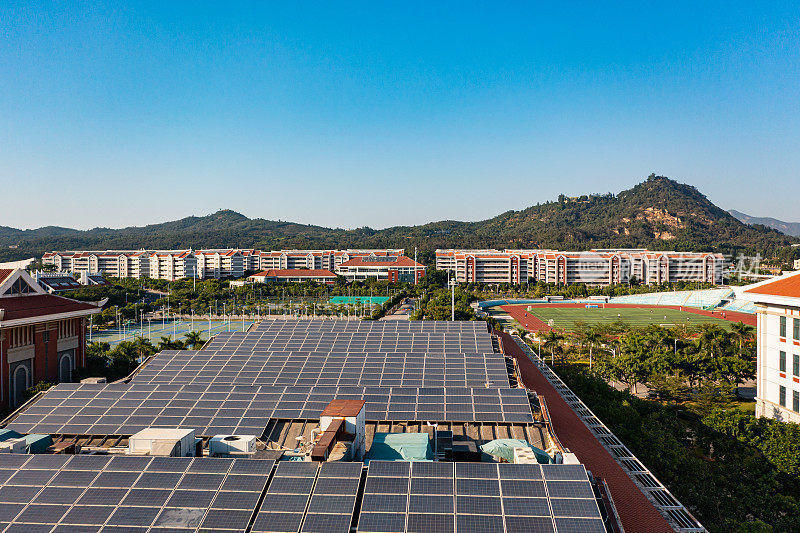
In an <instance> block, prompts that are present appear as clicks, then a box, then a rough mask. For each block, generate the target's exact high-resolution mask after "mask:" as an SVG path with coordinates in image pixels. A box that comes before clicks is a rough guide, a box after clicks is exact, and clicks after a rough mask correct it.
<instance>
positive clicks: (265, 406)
mask: <svg viewBox="0 0 800 533" xmlns="http://www.w3.org/2000/svg"><path fill="white" fill-rule="evenodd" d="M223 389H227V391H226V392H216V387H215V386H211V385H152V384H137V383H132V384H110V385H94V384H74V383H63V384H59V385H57V386H56V387H53V388H52V389H50V390H48V391H47V392H46V393H45V394H44V395H43V396H42V397H41V398H40V399H39V400H38V401H37V402H36V403H35V404H34V407H37V409H36V411H35V412H34V413H30V412H27V411H25V412H22V413H21V414H19V415H18V416H17V417H16V418H15V419H14V420H13V421H12V422H11V423H10V424H9V425H8V427H9V428H10V429H13V430H15V431H19V432H21V433H54V434H80V435H84V434H86V435H131V434H133V433H136V432H138V431H140V430H142V429H145V428H148V427H168V428H187V429H193V430H195V432H196V434H197V435H201V436H212V435H216V434H225V433H228V434H240V435H248V434H252V435H257V436H260V435H261V434H262V433H263V432H264V430H265V428H266V426H267V424H268V422H269V419H270V418H283V419H292V418H306V419H317V418H319V413H320V412H321V411H322V409H323V408H324V406H325V405H327V403H328V402H330V401H331V400H333V399H335V398H347V397H352V398H357V399H367V400H368V403H367V413H366V415H367V419H368V420H376V421H385V420H387V419H395V420H428V421H453V422H474V421H487V422H520V423H525V422H528V423H530V422H533V415H532V413H531V410H530V407H529V404H525V405H523V403H522V402H527V401H528V399H527V393H526V391H525V390H524V389H508V390H503V394H502V395H500V394H498V389H479V388H473V389H464V390H459V391H458V392H459V395H458V397H457V398H456V399H458V403H452V402H451V399H450V394H449V392H450V391H449V389H446V388H414V387H409V388H407V387H391V388H388V389H384V388H381V387H339V388H337V389H336V392H331V391H333V390H334V389H333V388H327V387H326V388H324V389H319V392H318V390H317V389H316V388H315V387H311V388H310V389H309V388H306V387H280V386H278V387H275V386H256V387H240V386H232V387H230V386H229V387H223ZM322 391H324V392H322ZM465 391H467V392H468V393H469V394H468V395H467V396H465V395H463V392H465ZM183 392H186V393H188V396H190V397H192V398H193V399H191V400H185V399H182V398H181V396H180V395H181V394H182V393H183ZM348 395H349V396H348ZM100 397H102V398H103V399H104V401H105V400H108V402H109V404H108V405H107V406H105V407H103V408H102V409H100V412H98V409H97V407H96V406H95V405H94V401H95V400H96V399H98V398H100ZM465 398H468V399H469V400H470V403H461V402H464V401H465ZM87 412H91V414H87ZM54 413H61V414H58V415H55V414H54ZM110 413H114V414H113V415H112V414H110ZM412 414H413V416H411V415H412ZM401 415H402V416H401ZM392 417H397V418H392Z"/></svg>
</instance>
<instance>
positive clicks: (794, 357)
mask: <svg viewBox="0 0 800 533" xmlns="http://www.w3.org/2000/svg"><path fill="white" fill-rule="evenodd" d="M741 298H742V299H746V300H751V301H753V302H755V304H756V309H757V316H758V321H757V328H756V329H757V333H756V335H757V339H756V344H757V356H756V416H765V417H769V418H775V419H777V420H783V421H784V422H795V423H800V272H794V273H791V274H784V275H783V276H780V277H778V278H775V279H771V280H767V281H763V282H761V283H756V284H754V285H750V286H748V287H747V288H746V289H745V290H744V291H743V292H742V293H741Z"/></svg>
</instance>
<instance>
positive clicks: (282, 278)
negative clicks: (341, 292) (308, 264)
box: [247, 269, 336, 285]
mask: <svg viewBox="0 0 800 533" xmlns="http://www.w3.org/2000/svg"><path fill="white" fill-rule="evenodd" d="M247 279H248V280H250V281H251V282H254V283H270V282H278V283H303V282H305V281H313V282H315V283H325V284H327V285H334V284H335V283H336V274H334V273H333V272H331V271H330V270H325V269H316V270H306V269H288V270H286V269H284V270H281V269H271V270H265V271H263V272H259V273H258V274H253V275H252V276H249V277H248V278H247Z"/></svg>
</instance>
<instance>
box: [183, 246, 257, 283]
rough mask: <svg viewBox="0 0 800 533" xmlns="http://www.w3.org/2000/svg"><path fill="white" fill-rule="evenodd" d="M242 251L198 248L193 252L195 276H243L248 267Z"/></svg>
mask: <svg viewBox="0 0 800 533" xmlns="http://www.w3.org/2000/svg"><path fill="white" fill-rule="evenodd" d="M247 251H249V250H247ZM242 252H243V251H242V250H200V251H198V252H195V253H194V255H195V257H197V277H198V278H201V279H220V278H229V277H233V278H240V277H242V276H244V271H245V270H248V269H247V267H246V264H245V256H244V254H243V253H242Z"/></svg>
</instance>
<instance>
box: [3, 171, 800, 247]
mask: <svg viewBox="0 0 800 533" xmlns="http://www.w3.org/2000/svg"><path fill="white" fill-rule="evenodd" d="M98 222H102V221H98ZM796 243H800V239H797V238H795V237H791V236H789V235H785V234H784V233H781V231H778V230H777V229H773V228H771V227H766V226H753V225H750V224H746V223H743V222H742V221H740V220H739V219H737V217H735V216H734V215H732V214H731V213H729V212H727V211H725V210H724V209H721V208H719V207H717V206H716V205H714V204H713V203H712V202H711V201H709V200H708V198H706V197H705V196H704V195H703V194H702V193H700V191H698V190H697V189H696V188H694V187H692V186H691V185H686V184H682V183H678V182H676V181H674V180H671V179H669V178H666V177H663V176H655V175H650V176H649V177H648V178H647V179H646V180H645V181H643V182H642V183H639V184H638V185H636V186H634V187H633V188H631V189H628V190H625V191H621V192H620V193H618V194H612V193H606V194H587V195H584V196H577V197H567V196H565V195H560V196H559V198H558V199H557V200H555V201H550V202H546V203H542V204H537V205H535V206H531V207H528V208H527V209H523V210H521V211H506V212H504V213H502V214H500V215H498V216H496V217H494V218H490V219H488V220H482V221H477V222H460V221H455V220H444V221H439V222H430V223H428V224H423V225H419V226H396V227H392V228H386V229H382V230H375V229H372V228H369V227H364V228H358V229H354V230H344V229H338V228H337V229H334V228H326V227H322V226H313V225H308V224H300V223H296V222H282V221H275V220H266V219H262V218H255V219H251V218H248V217H246V216H244V215H242V214H240V213H237V212H235V211H231V210H220V211H218V212H216V213H213V214H210V215H207V216H203V217H195V216H192V217H187V218H183V219H181V220H176V221H172V222H164V223H161V224H153V225H149V226H143V227H130V228H123V229H108V228H101V227H98V228H94V229H91V230H87V231H80V230H75V229H70V228H61V227H54V226H49V227H45V228H40V229H35V230H19V229H14V228H8V227H0V261H10V260H16V259H21V258H25V257H30V256H35V257H41V256H42V254H43V253H45V252H46V251H48V250H81V249H84V250H85V249H95V250H97V249H100V250H103V249H140V248H145V249H179V248H188V247H195V248H258V249H285V248H295V249H337V248H339V249H341V248H405V249H413V248H414V247H417V248H418V249H419V251H420V252H423V253H427V254H428V256H427V257H428V258H429V259H432V253H433V251H434V250H435V249H437V248H500V249H502V248H553V249H568V250H579V249H585V250H588V249H592V248H649V249H651V250H664V249H670V250H678V251H715V252H716V251H719V252H734V251H737V250H749V251H753V252H756V251H757V252H760V253H762V254H769V253H772V252H775V251H776V250H778V249H779V248H782V247H786V246H789V245H791V244H796ZM13 246H16V248H11V247H13Z"/></svg>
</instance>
